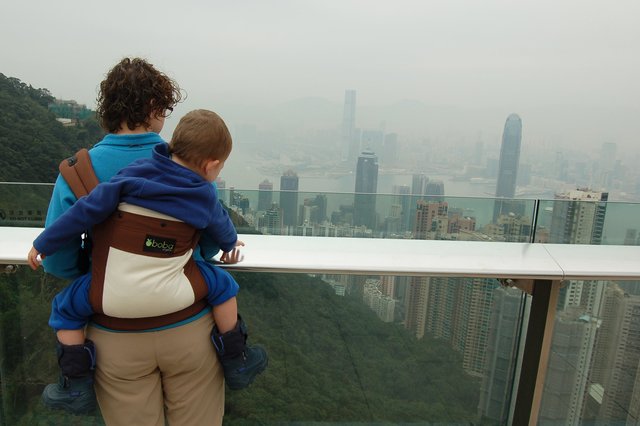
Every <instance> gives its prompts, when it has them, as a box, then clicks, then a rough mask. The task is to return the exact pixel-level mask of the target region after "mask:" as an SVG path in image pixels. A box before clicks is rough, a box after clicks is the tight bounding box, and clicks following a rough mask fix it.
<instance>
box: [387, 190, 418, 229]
mask: <svg viewBox="0 0 640 426" xmlns="http://www.w3.org/2000/svg"><path fill="white" fill-rule="evenodd" d="M410 191H411V188H409V185H394V186H393V188H392V190H391V192H392V193H393V194H394V195H395V197H394V202H393V204H394V205H399V206H400V223H399V225H400V231H401V232H404V231H410V230H411V228H412V226H413V225H412V223H413V222H411V217H412V215H411V211H412V210H415V208H414V207H412V203H411V194H410Z"/></svg>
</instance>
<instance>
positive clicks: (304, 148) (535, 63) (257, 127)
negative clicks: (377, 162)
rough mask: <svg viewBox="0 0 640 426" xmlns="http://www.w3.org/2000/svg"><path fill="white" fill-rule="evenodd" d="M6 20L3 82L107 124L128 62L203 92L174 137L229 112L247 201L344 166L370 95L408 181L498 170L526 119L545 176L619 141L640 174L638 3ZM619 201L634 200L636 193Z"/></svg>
mask: <svg viewBox="0 0 640 426" xmlns="http://www.w3.org/2000/svg"><path fill="white" fill-rule="evenodd" d="M3 9H4V10H3V14H2V16H1V17H0V35H1V36H2V37H3V39H4V40H5V42H4V43H2V45H0V55H1V57H2V58H3V60H2V69H1V70H0V72H2V73H4V74H5V75H7V76H11V77H16V78H19V79H20V80H22V81H24V82H26V83H27V84H31V85H33V86H34V87H42V88H47V89H48V90H50V91H51V93H52V94H53V95H54V96H55V97H57V98H59V99H74V100H76V101H78V102H79V103H84V104H86V105H87V106H88V107H89V108H93V107H95V97H96V93H97V86H98V83H99V81H100V80H101V79H102V78H103V76H104V74H105V73H106V71H107V70H108V69H109V68H110V67H111V66H112V65H113V64H114V63H115V62H116V61H118V60H119V59H121V58H122V57H124V56H142V57H145V58H147V59H148V60H149V61H150V62H152V63H154V64H155V65H156V66H157V67H158V68H160V69H161V70H163V71H165V72H166V73H167V74H168V75H170V76H171V77H172V78H174V79H175V80H176V81H178V83H179V84H180V86H181V87H182V89H183V90H184V92H185V93H186V94H187V98H186V100H185V101H184V102H183V103H181V104H179V105H178V107H177V108H176V110H175V112H174V114H173V115H172V116H171V118H170V119H169V120H168V122H167V125H166V126H165V129H164V130H163V133H162V135H163V136H164V137H165V139H169V138H170V136H171V131H172V130H173V128H174V127H175V125H176V123H177V121H178V120H179V118H180V117H181V116H182V115H184V114H185V113H186V112H187V111H189V110H191V109H194V108H208V109H212V110H215V111H217V112H219V113H220V114H221V115H222V116H223V117H224V118H225V120H226V121H227V122H228V124H229V127H230V128H231V131H232V133H233V134H234V138H235V140H236V151H235V155H234V156H232V158H231V160H230V161H229V162H228V165H227V169H226V174H225V176H223V177H225V178H226V179H227V181H228V182H229V183H230V184H231V185H236V186H238V187H247V188H257V185H258V183H259V182H260V181H261V177H263V176H264V177H268V178H271V176H269V175H268V174H266V172H265V173H263V174H262V175H260V176H257V177H256V179H254V180H251V181H250V182H234V179H236V180H239V179H240V176H244V175H246V168H247V167H250V168H251V169H252V170H253V169H255V166H256V164H255V162H256V161H264V164H260V166H262V167H264V168H265V169H267V170H271V172H272V174H276V173H277V174H281V173H282V172H283V171H284V170H286V168H287V167H290V166H291V167H294V168H295V166H296V165H299V164H300V163H305V162H307V163H308V162H314V161H316V160H317V162H318V164H322V165H323V164H325V162H326V163H327V164H329V162H330V161H332V160H334V159H335V158H333V159H332V155H333V154H334V153H335V152H337V150H338V149H339V144H340V125H341V120H342V112H343V102H344V94H345V90H355V91H356V92H357V110H356V123H355V124H356V126H357V127H358V128H360V129H362V130H367V129H371V130H382V131H383V132H384V133H396V134H397V135H398V144H399V147H400V152H399V157H400V160H402V159H403V158H404V159H407V160H408V161H409V162H406V163H405V164H400V165H396V167H398V166H402V168H404V169H406V171H407V172H410V171H421V172H426V173H428V174H429V173H432V172H433V170H429V169H433V167H432V166H433V164H439V165H442V164H445V163H447V164H457V165H458V166H460V167H459V169H458V170H455V169H454V168H450V167H448V168H446V169H447V170H446V172H447V173H449V174H452V175H460V174H464V173H466V170H465V169H464V168H463V167H462V166H463V164H466V163H465V162H467V161H469V162H472V161H474V159H473V158H472V154H473V151H474V149H475V148H474V147H476V146H477V145H478V144H479V143H480V145H481V146H482V150H483V153H484V155H485V157H486V158H484V159H482V160H483V161H486V160H487V159H490V158H497V155H498V154H497V152H498V150H499V147H500V140H501V136H502V130H503V126H504V123H505V119H506V118H507V116H508V115H509V114H511V113H517V114H518V115H519V116H520V117H521V118H522V123H523V131H522V154H521V157H520V161H521V163H526V164H529V165H531V167H532V169H533V171H534V173H535V169H536V168H544V162H547V161H549V162H550V161H552V160H554V159H555V157H556V153H557V152H562V155H563V157H564V158H566V159H567V161H574V160H575V161H584V162H586V163H588V162H589V161H593V160H594V159H597V157H598V155H599V152H600V150H601V147H602V144H605V143H607V144H611V143H613V144H615V145H616V147H617V151H616V156H617V158H618V159H620V160H622V163H621V165H622V166H625V164H626V165H627V166H631V165H632V164H634V163H636V162H637V160H638V159H639V158H640V150H639V149H638V143H637V142H638V135H639V134H640V124H639V123H640V120H637V117H638V116H640V104H639V101H638V99H640V97H639V95H640V82H639V81H638V79H637V78H636V76H637V75H638V74H639V73H640V57H639V56H638V55H637V52H638V51H640V28H638V26H637V25H636V22H635V18H636V17H637V16H638V12H640V5H639V4H638V3H637V2H634V1H620V2H616V3H614V4H603V3H601V2H596V1H587V2H577V1H569V2H561V3H557V2H551V1H542V2H535V3H534V2H519V3H509V2H503V1H495V0H491V1H485V2H480V3H478V2H471V1H457V2H419V1H401V2H392V3H390V2H382V1H348V2H313V1H275V2H258V1H248V2H239V3H238V2H233V3H227V2H205V1H186V2H181V3H175V2H168V1H159V2H158V1H156V2H135V3H131V2H123V1H115V2H111V3H110V4H109V6H108V8H105V7H104V6H102V5H101V6H97V5H95V4H87V3H86V2H80V1H76V0H73V1H68V2H64V3H51V2H45V1H35V2H16V1H13V2H10V3H8V4H6V5H5V6H4V8H3ZM258 153H259V154H260V155H259V156H258V157H257V158H256V155H257V154H258ZM266 154H268V155H266ZM301 158H302V160H301ZM479 160H480V159H475V161H476V162H477V161H479ZM411 162H413V163H411ZM353 166H355V165H353ZM421 166H424V167H425V168H427V170H418V169H419V168H420V167H421ZM383 172H384V171H383ZM236 176H237V177H236ZM302 176H303V177H304V173H302ZM634 176H635V175H634ZM469 177H474V176H469ZM633 179H635V177H633ZM303 182H304V179H303V180H302V181H301V189H302V190H304V189H305V185H304V183H303ZM383 183H384V182H383ZM579 183H581V182H567V184H568V185H574V186H575V184H579ZM587 183H588V182H587ZM389 185H391V183H389ZM630 185H631V184H630ZM312 186H313V185H311V186H309V187H308V188H309V189H314V190H318V188H315V187H313V188H312ZM631 186H635V182H634V183H633V185H631ZM350 189H352V188H350ZM562 189H563V188H557V190H562ZM607 189H610V190H612V192H614V194H615V192H616V191H613V189H611V188H607ZM326 190H341V188H326ZM379 190H380V191H382V192H384V191H389V190H390V189H389V188H384V187H383V188H381V189H379ZM617 191H618V192H621V193H623V194H622V195H621V196H620V198H621V199H627V200H629V199H632V198H630V197H629V196H627V194H628V193H631V192H632V191H631V187H629V188H619V189H618V190H617ZM485 192H489V193H490V192H491V191H485ZM447 193H451V192H450V191H447ZM451 195H471V194H468V193H464V194H455V193H452V194H451ZM475 195H487V194H483V193H481V194H475ZM614 198H615V195H614Z"/></svg>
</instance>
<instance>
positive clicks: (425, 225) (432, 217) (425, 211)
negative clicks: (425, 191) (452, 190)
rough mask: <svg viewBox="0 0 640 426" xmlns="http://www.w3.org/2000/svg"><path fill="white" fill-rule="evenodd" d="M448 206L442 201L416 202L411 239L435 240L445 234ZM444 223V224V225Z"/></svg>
mask: <svg viewBox="0 0 640 426" xmlns="http://www.w3.org/2000/svg"><path fill="white" fill-rule="evenodd" d="M448 210H449V206H448V204H447V203H446V202H444V201H425V200H418V202H417V206H416V220H415V223H414V226H413V238H414V239H416V240H432V239H437V238H438V236H439V235H441V234H444V233H446V232H447V230H448V228H449V226H448ZM445 221H446V223H444V222H445Z"/></svg>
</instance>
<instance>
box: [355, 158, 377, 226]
mask: <svg viewBox="0 0 640 426" xmlns="http://www.w3.org/2000/svg"><path fill="white" fill-rule="evenodd" d="M377 192H378V157H377V156H376V154H375V153H374V152H373V151H364V152H362V154H360V156H359V157H358V165H357V167H356V188H355V197H354V203H353V208H354V211H353V222H354V223H353V224H354V225H355V226H360V225H364V226H366V227H367V228H369V229H375V228H376V193H377Z"/></svg>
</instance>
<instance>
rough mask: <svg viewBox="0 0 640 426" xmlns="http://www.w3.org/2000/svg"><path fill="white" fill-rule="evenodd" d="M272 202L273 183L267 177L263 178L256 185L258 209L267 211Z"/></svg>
mask: <svg viewBox="0 0 640 426" xmlns="http://www.w3.org/2000/svg"><path fill="white" fill-rule="evenodd" d="M272 203H273V183H271V182H269V180H268V179H265V180H263V181H262V182H260V184H259V185H258V210H259V211H267V210H269V209H270V208H271V204H272Z"/></svg>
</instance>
